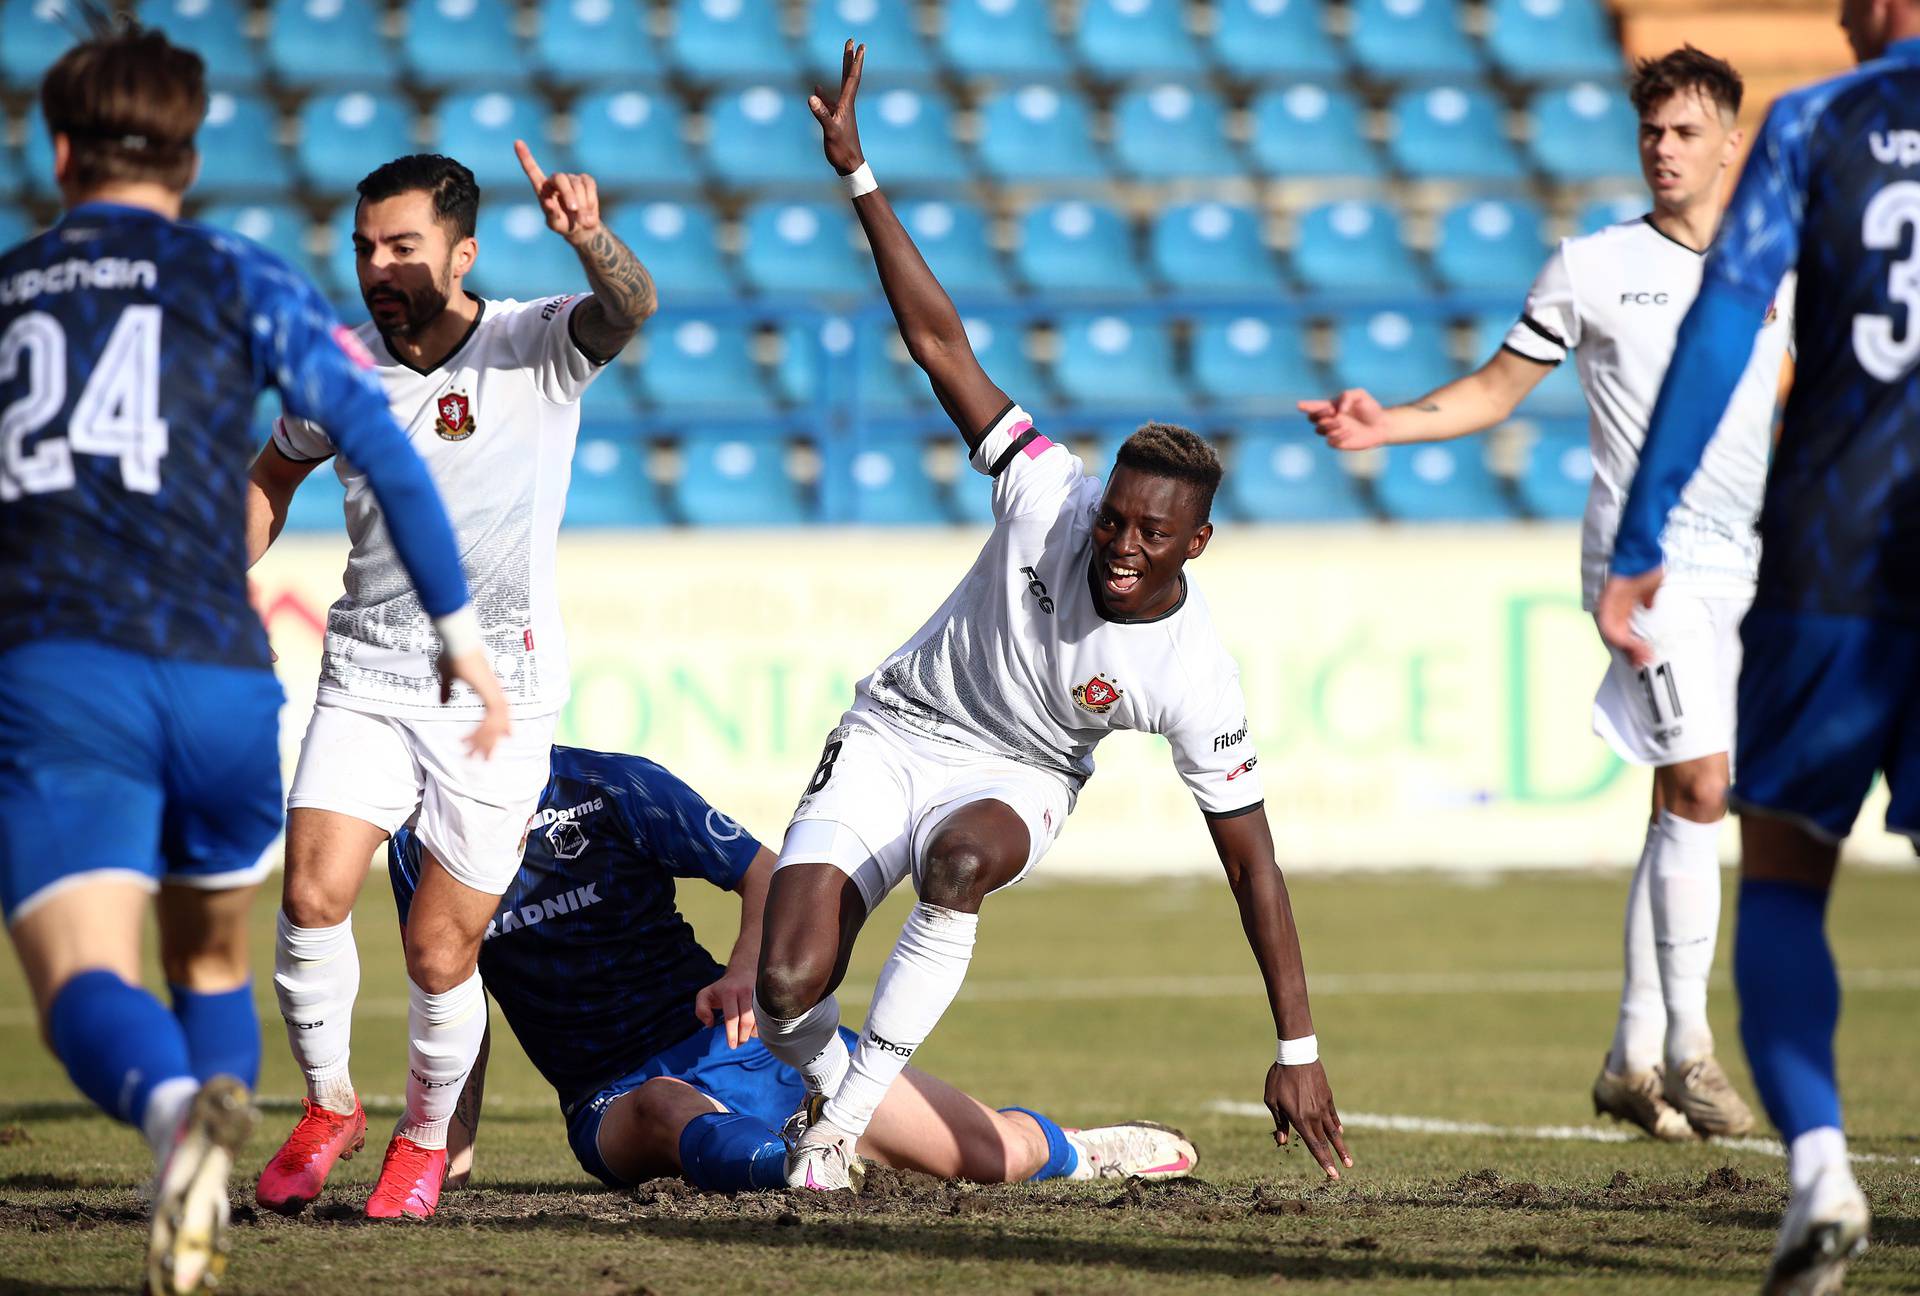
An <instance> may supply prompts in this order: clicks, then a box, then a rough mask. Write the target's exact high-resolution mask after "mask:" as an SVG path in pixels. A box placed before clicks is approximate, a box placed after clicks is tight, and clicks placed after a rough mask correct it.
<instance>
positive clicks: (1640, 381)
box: [1300, 46, 1792, 1141]
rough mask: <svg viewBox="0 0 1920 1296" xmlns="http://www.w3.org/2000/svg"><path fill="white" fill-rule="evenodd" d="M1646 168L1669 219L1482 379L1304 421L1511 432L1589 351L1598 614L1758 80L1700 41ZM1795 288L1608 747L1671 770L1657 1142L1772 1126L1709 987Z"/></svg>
mask: <svg viewBox="0 0 1920 1296" xmlns="http://www.w3.org/2000/svg"><path fill="white" fill-rule="evenodd" d="M1632 93H1633V103H1634V107H1635V109H1636V110H1637V111H1638V112H1639V115H1640V166H1641V170H1642V171H1643V172H1644V173H1645V176H1646V180H1647V186H1648V188H1649V189H1650V190H1651V191H1652V196H1653V211H1652V212H1651V213H1650V214H1648V215H1646V216H1644V217H1641V218H1640V219H1638V220H1632V221H1627V222H1625V223H1623V224H1618V225H1612V226H1609V227H1607V228H1606V229H1603V230H1600V231H1599V232H1597V233H1594V234H1589V235H1587V236H1585V237H1583V238H1572V239H1567V240H1566V241H1564V242H1563V243H1561V245H1560V247H1559V249H1558V250H1557V251H1555V252H1554V254H1553V256H1552V257H1551V258H1549V259H1548V261H1547V264H1546V266H1545V268H1544V269H1542V270H1541V272H1540V276H1539V278H1538V279H1536V280H1535V281H1534V285H1533V289H1532V291H1531V292H1530V293H1529V294H1528V296H1527V303H1526V310H1525V313H1524V314H1523V315H1522V316H1521V317H1520V320H1519V322H1518V323H1516V324H1515V325H1514V326H1513V329H1512V331H1511V332H1510V333H1508V335H1507V338H1506V342H1505V344H1504V345H1503V346H1502V347H1501V348H1500V350H1499V351H1497V352H1496V353H1495V354H1494V355H1493V357H1492V359H1490V360H1488V361H1487V362H1486V364H1484V365H1482V366H1481V367H1480V369H1479V370H1477V371H1476V372H1474V373H1472V374H1469V375H1468V376H1467V377H1465V378H1462V379H1459V380H1458V381H1456V382H1453V383H1449V384H1448V385H1447V386H1445V387H1442V388H1441V389H1440V390H1438V391H1436V392H1434V393H1432V394H1431V395H1428V396H1426V397H1423V398H1422V399H1420V400H1418V401H1415V402H1413V403H1412V404H1409V405H1401V406H1396V407H1394V408H1391V409H1382V408H1381V406H1380V403H1379V402H1378V401H1376V400H1375V399H1374V398H1373V397H1372V396H1371V395H1369V394H1368V393H1367V392H1365V391H1361V390H1352V391H1345V392H1342V393H1341V394H1340V395H1339V396H1338V397H1337V398H1336V399H1334V400H1332V401H1303V402H1301V405H1300V408H1301V409H1302V410H1303V411H1304V412H1305V413H1306V414H1307V415H1308V417H1309V418H1311V419H1312V421H1313V423H1314V426H1315V428H1316V429H1317V430H1318V431H1319V432H1320V433H1321V435H1323V436H1325V437H1326V439H1327V442H1328V444H1329V445H1332V446H1334V447H1335V448H1337V449H1341V450H1365V449H1370V448H1372V447H1374V446H1381V445H1405V444H1408V443H1411V442H1418V441H1440V440H1446V439H1448V438H1451V437H1458V436H1465V435H1467V434H1469V433H1473V432H1479V431H1481V430H1483V429H1486V428H1490V427H1493V426H1495V425H1496V424H1498V423H1500V422H1502V421H1504V420H1505V419H1506V418H1507V417H1508V416H1509V415H1511V414H1512V413H1513V411H1514V409H1515V408H1516V407H1517V406H1518V405H1519V404H1520V402H1521V401H1522V400H1523V399H1525V397H1526V396H1527V394H1528V393H1529V392H1531V391H1532V390H1533V389H1534V387H1535V386H1536V385H1537V384H1538V383H1539V382H1540V380H1541V379H1542V378H1543V377H1545V376H1546V373H1547V371H1548V370H1549V369H1551V368H1552V367H1553V366H1555V365H1557V364H1560V363H1562V362H1563V361H1564V360H1565V359H1566V358H1567V355H1568V353H1569V352H1571V353H1572V355H1573V357H1574V360H1575V363H1576V364H1577V365H1578V367H1579V374H1580V384H1581V387H1582V388H1583V390H1584V391H1585V392H1586V397H1587V404H1588V408H1589V410H1590V420H1589V425H1590V427H1591V430H1592V444H1593V485H1592V489H1591V491H1590V493H1589V495H1588V497H1587V513H1586V520H1585V523H1584V525H1583V527H1582V531H1581V553H1580V576H1581V581H1580V583H1581V598H1582V601H1583V606H1584V607H1585V608H1586V609H1587V611H1589V612H1592V611H1593V610H1594V607H1595V600H1596V599H1598V597H1599V594H1600V589H1601V586H1602V585H1603V584H1604V583H1605V581H1606V576H1607V561H1608V557H1609V555H1610V554H1611V552H1612V546H1613V536H1614V532H1615V530H1616V528H1617V527H1618V526H1619V521H1620V509H1621V506H1622V504H1623V503H1624V502H1625V498H1626V491H1627V486H1628V484H1629V483H1630V482H1632V480H1633V473H1634V468H1635V467H1636V466H1637V464H1638V462H1639V455H1640V444H1641V442H1642V441H1643V440H1644V439H1645V437H1646V429H1647V420H1648V418H1649V417H1650V416H1651V414H1652V412H1653V402H1654V397H1655V396H1656V395H1657V394H1658V393H1659V390H1660V380H1661V378H1662V376H1663V375H1664V374H1665V373H1666V369H1667V364H1668V362H1669V361H1670V360H1671V359H1672V356H1673V346H1674V337H1675V335H1676V333H1677V332H1678V330H1679V327H1680V320H1681V317H1682V316H1683V315H1685V314H1686V310H1687V307H1688V305H1689V304H1690V303H1691V302H1692V301H1693V298H1694V295H1695V294H1696V293H1697V292H1698V291H1699V287H1700V269H1701V263H1702V258H1703V256H1704V254H1705V252H1706V249H1707V245H1708V244H1709V243H1711V242H1712V240H1713V234H1714V230H1715V229H1716V227H1717V226H1718V223H1719V220H1720V208H1721V202H1722V197H1721V193H1722V188H1723V185H1724V183H1725V180H1726V176H1727V172H1728V170H1729V168H1731V166H1732V165H1733V162H1734V160H1735V158H1736V157H1737V156H1738V154H1739V149H1740V144H1741V132H1740V131H1739V130H1738V129H1736V128H1735V125H1734V123H1735V120H1736V118H1737V116H1738V114H1739V111H1740V95H1741V82H1740V77H1739V74H1738V73H1737V72H1735V71H1734V69H1733V68H1732V67H1730V66H1729V65H1728V64H1727V63H1725V62H1724V61H1722V60H1720V59H1717V58H1714V57H1712V56H1711V55H1708V54H1704V53H1702V52H1701V51H1699V50H1697V49H1694V48H1693V47H1692V46H1687V47H1685V48H1683V49H1679V50H1675V51H1673V52H1672V53H1670V54H1667V55H1666V56H1665V57H1663V58H1659V59H1653V60H1645V61H1642V62H1641V63H1640V65H1639V67H1638V68H1637V69H1636V72H1635V76H1634V82H1633V92H1632ZM1791 311H1792V285H1791V283H1788V284H1785V285H1783V286H1782V288H1781V291H1780V295H1779V296H1778V298H1777V299H1776V302H1775V309H1774V310H1773V311H1772V312H1770V314H1769V318H1768V320H1767V325H1766V328H1765V329H1764V330H1763V331H1762V333H1761V335H1760V341H1759V343H1758V345H1757V346H1756V348H1755V350H1754V353H1753V359H1752V362H1751V363H1750V364H1749V365H1748V367H1747V370H1746V373H1745V375H1744V376H1743V377H1742V379H1741V383H1740V388H1739V391H1738V392H1737V394H1736V395H1735V396H1734V398H1733V402H1732V404H1731V406H1730V407H1729V408H1728V410H1727V414H1726V417H1725V419H1724V420H1723V421H1722V422H1721V424H1720V426H1719V429H1718V430H1717V432H1716V434H1715V436H1714V440H1713V443H1712V447H1711V448H1710V449H1709V450H1708V451H1707V455H1706V460H1705V463H1704V465H1703V466H1702V468H1701V471H1700V474H1699V476H1697V477H1695V478H1694V479H1693V483H1692V485H1691V486H1690V487H1689V488H1688V490H1687V493H1686V497H1685V499H1684V501H1683V502H1682V504H1681V506H1680V507H1679V508H1678V509H1677V510H1676V511H1675V512H1674V515H1673V523H1672V525H1671V526H1670V527H1669V529H1668V531H1667V537H1666V543H1667V552H1668V554H1669V555H1670V557H1669V564H1670V565H1669V569H1668V577H1667V582H1668V592H1667V593H1666V594H1665V595H1664V596H1663V597H1662V598H1661V600H1660V604H1659V607H1658V609H1657V610H1654V609H1647V610H1644V611H1642V613H1641V614H1640V617H1639V619H1638V621H1636V625H1637V626H1638V627H1639V629H1640V632H1641V633H1642V634H1643V635H1644V636H1645V637H1646V638H1647V639H1648V641H1649V642H1651V643H1653V644H1654V645H1655V646H1656V649H1657V651H1656V655H1655V658H1654V660H1653V661H1652V663H1651V664H1649V665H1648V666H1646V667H1645V668H1641V667H1638V666H1636V665H1635V664H1634V663H1633V662H1632V661H1631V660H1630V659H1629V658H1628V657H1627V655H1626V654H1625V653H1623V652H1621V651H1619V650H1618V649H1612V650H1610V651H1611V653H1612V657H1613V661H1612V664H1611V665H1610V666H1609V668H1608V670H1607V674H1606V677H1605V678H1604V679H1603V680H1602V681H1601V683H1600V690H1599V693H1598V695H1597V696H1596V697H1595V698H1594V704H1593V725H1594V731H1595V732H1596V733H1598V734H1599V735H1600V736H1601V737H1602V738H1604V739H1605V740H1606V741H1607V743H1608V744H1609V745H1610V746H1611V747H1612V748H1613V749H1614V751H1616V752H1617V753H1619V755H1620V757H1621V758H1622V759H1623V760H1627V761H1631V762H1633V763H1634V764H1638V765H1650V766H1653V767H1654V784H1653V788H1654V790H1653V813H1652V817H1651V819H1650V821H1649V823H1648V825H1647V836H1646V846H1645V849H1644V850H1643V851H1642V852H1641V856H1640V863H1639V867H1638V868H1637V869H1636V870H1635V871H1634V875H1633V884H1632V887H1631V889H1630V890H1629V892H1628V899H1627V919H1626V977H1625V983H1624V988H1623V990H1622V993H1621V1001H1620V1017H1619V1023H1618V1026H1617V1028H1616V1030H1615V1033H1614V1039H1613V1045H1612V1048H1611V1049H1610V1050H1609V1052H1608V1054H1607V1060H1606V1063H1605V1065H1604V1066H1603V1067H1602V1068H1601V1072H1600V1076H1599V1078H1598V1079H1597V1080H1595V1081H1594V1086H1593V1103H1594V1109H1595V1111H1596V1112H1601V1113H1606V1114H1609V1115H1612V1116H1615V1117H1617V1118H1619V1119H1622V1120H1627V1121H1631V1122H1632V1123H1634V1124H1636V1125H1638V1126H1640V1127H1641V1128H1642V1129H1644V1130H1646V1131H1647V1132H1648V1133H1649V1134H1652V1135H1653V1136H1654V1137H1656V1138H1660V1139H1668V1140H1675V1141H1679V1140H1687V1139H1692V1138H1695V1137H1696V1136H1704V1135H1713V1134H1742V1133H1745V1132H1746V1131H1747V1130H1748V1129H1750V1128H1751V1127H1752V1125H1753V1115H1752V1113H1751V1112H1749V1111H1748V1110H1747V1106H1746V1104H1745V1103H1744V1102H1742V1101H1741V1099H1740V1096H1739V1095H1738V1094H1737V1093H1735V1092H1734V1090H1733V1087H1732V1086H1731V1085H1730V1084H1729V1083H1728V1081H1727V1078H1726V1075H1725V1073H1724V1072H1723V1071H1722V1070H1721V1068H1720V1065H1719V1063H1718V1062H1717V1061H1716V1060H1715V1058H1714V1053H1713V1033H1712V1031H1711V1030H1710V1029H1709V1027H1708V1025H1707V976H1708V973H1709V972H1710V971H1711V969H1712V966H1713V949H1714V939H1715V936H1716V934H1717V932H1718V929H1719V919H1720V864H1719V851H1718V841H1719V837H1720V824H1721V820H1722V819H1724V818H1725V816H1726V808H1727V783H1728V759H1727V753H1728V752H1729V751H1730V750H1731V749H1732V740H1733V728H1734V714H1733V712H1734V708H1733V696H1734V686H1735V682H1736V681H1737V679H1738V678H1739V674H1740V636H1739V631H1740V620H1741V618H1742V617H1743V616H1744V615H1745V614H1746V610H1747V605H1748V603H1750V602H1751V601H1752V599H1753V583H1754V577H1755V573H1756V572H1757V571H1758V567H1759V556H1760V548H1759V538H1758V536H1757V535H1756V533H1755V530H1754V524H1755V521H1756V519H1757V518H1758V516H1759V512H1760V496H1761V491H1762V488H1763V487H1764V484H1765V481H1766V472H1767V455H1768V450H1769V446H1770V444H1771V440H1772V434H1773V424H1774V404H1775V399H1776V396H1777V394H1778V390H1779V384H1780V370H1781V365H1782V362H1783V361H1784V359H1785V356H1786V352H1787V345H1788V339H1789V337H1790V336H1791V333H1792V324H1791V321H1790V318H1789V316H1790V314H1791Z"/></svg>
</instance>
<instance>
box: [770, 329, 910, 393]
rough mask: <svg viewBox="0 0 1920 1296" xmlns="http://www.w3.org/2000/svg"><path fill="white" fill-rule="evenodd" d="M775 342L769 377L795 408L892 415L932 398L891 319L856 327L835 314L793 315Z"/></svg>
mask: <svg viewBox="0 0 1920 1296" xmlns="http://www.w3.org/2000/svg"><path fill="white" fill-rule="evenodd" d="M780 343H781V347H780V364H779V367H778V368H777V369H776V370H775V374H776V377H777V378H778V380H779V384H780V390H781V393H782V395H784V396H785V397H786V398H787V399H788V400H789V401H791V402H793V403H794V404H796V405H810V404H813V403H815V402H818V401H825V402H827V403H828V404H831V405H835V406H845V405H850V404H855V403H857V404H858V405H859V406H860V407H861V409H862V410H863V411H865V412H867V413H879V414H897V413H903V412H905V411H906V410H908V409H910V408H912V407H913V406H915V405H916V404H917V405H925V404H927V403H928V402H929V401H930V400H931V399H932V392H931V390H930V389H929V388H928V387H927V384H926V380H925V379H924V378H923V377H922V376H921V375H920V372H919V371H918V370H917V369H914V368H913V367H912V365H911V363H910V362H908V361H907V360H906V359H905V349H904V347H902V346H901V344H900V334H899V331H898V330H897V329H895V328H894V326H893V322H892V321H891V320H886V321H882V320H879V319H870V320H867V321H864V322H863V323H862V324H861V325H860V326H859V327H857V328H856V326H855V324H854V323H853V322H852V321H851V320H848V319H846V318H845V317H844V316H840V315H829V316H827V317H825V318H824V319H822V318H819V317H817V316H812V315H796V316H792V317H790V318H789V319H788V320H787V322H786V323H785V324H783V325H781V328H780ZM896 350H898V351H899V352H900V354H899V355H896V354H895V352H896Z"/></svg>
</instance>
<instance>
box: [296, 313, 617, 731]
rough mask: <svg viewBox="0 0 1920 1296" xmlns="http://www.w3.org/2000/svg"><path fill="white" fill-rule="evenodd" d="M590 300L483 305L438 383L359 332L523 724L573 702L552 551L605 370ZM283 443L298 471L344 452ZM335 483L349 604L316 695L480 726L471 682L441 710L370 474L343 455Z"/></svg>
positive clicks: (321, 441) (313, 436)
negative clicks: (595, 386)
mask: <svg viewBox="0 0 1920 1296" xmlns="http://www.w3.org/2000/svg"><path fill="white" fill-rule="evenodd" d="M585 300H587V298H586V297H584V296H578V297H554V298H551V299H549V300H546V301H537V302H517V301H482V302H480V303H479V306H480V313H479V316H478V317H477V318H476V319H475V320H474V323H473V327H472V329H471V330H470V331H469V332H468V333H467V336H466V337H465V338H464V339H463V340H462V341H461V343H460V344H459V345H458V346H457V347H455V348H454V350H453V353H452V354H451V355H449V356H448V357H447V358H446V359H445V360H443V361H442V362H441V363H440V365H439V367H438V368H435V369H428V370H422V369H416V368H414V367H413V366H411V365H409V364H406V363H405V362H403V361H401V360H398V359H396V358H395V357H394V355H393V352H392V351H391V350H389V349H388V347H387V345H386V343H385V341H384V340H383V339H382V338H381V336H380V332H379V330H378V329H377V328H375V327H374V326H373V324H372V323H370V322H369V323H366V324H362V325H360V326H359V327H358V328H356V329H355V330H354V332H355V335H356V336H357V337H359V338H360V339H361V340H362V341H363V342H364V343H365V345H366V347H367V349H368V350H369V351H371V352H372V354H373V356H374V366H375V372H376V373H377V374H378V376H379V378H380V381H381V384H382V385H383V386H384V387H385V388H386V393H387V398H388V400H389V401H390V402H391V403H392V406H393V412H394V416H395V417H396V418H398V419H399V421H400V425H401V426H402V427H403V428H405V429H406V432H407V437H408V439H409V440H411V441H412V442H413V445H414V448H415V449H416V450H418V451H419V452H420V457H421V458H422V459H424V460H426V463H427V468H428V470H429V471H431V472H432V474H433V480H434V482H435V483H436V484H437V485H438V486H439V488H440V495H441V498H442V499H444V500H445V501H446V506H447V514H448V516H449V517H450V518H452V520H453V529H454V534H455V535H456V536H457V537H458V539H459V543H460V553H461V555H462V560H463V562H464V563H465V566H466V571H467V580H468V582H469V583H470V584H471V585H472V586H473V606H474V611H475V612H476V613H477V614H478V615H479V618H480V628H481V631H482V633H483V634H484V635H485V637H486V645H487V656H488V658H489V660H490V661H491V662H492V664H493V669H494V671H495V673H496V674H498V675H499V677H500V684H501V687H502V688H503V689H505V691H506V695H507V700H508V702H509V703H510V704H511V706H512V713H513V714H514V715H516V716H537V715H550V714H552V713H553V712H555V711H558V710H559V709H560V708H561V707H562V706H563V705H565V703H566V700H567V695H568V688H569V681H568V672H567V645H566V635H565V631H564V630H563V628H562V626H561V622H560V605H559V595H558V592H557V591H556V589H555V587H554V552H555V548H556V546H557V544H558V539H559V533H560V515H561V513H562V512H563V511H564V509H565V508H566V502H567V483H568V481H569V479H570V478H571V476H572V473H573V448H574V441H575V439H576V437H577V436H578V435H579V431H580V405H579V401H580V397H581V394H582V393H583V392H585V391H586V389H587V385H588V384H589V383H590V382H592V381H593V379H594V377H595V375H597V374H598V373H599V372H600V370H601V368H602V367H603V366H604V362H603V361H601V360H598V359H596V358H594V357H591V356H588V355H587V354H586V353H585V352H584V351H582V350H581V349H580V347H579V345H578V344H577V343H576V342H575V341H574V340H573V335H572V329H571V323H572V318H573V312H574V310H575V309H576V308H577V307H578V306H579V304H580V303H581V302H583V301H585ZM273 439H274V444H275V445H276V446H277V447H278V448H279V450H280V453H282V454H284V455H286V456H287V457H288V458H289V459H295V460H301V461H314V460H321V459H325V458H327V457H328V456H330V455H332V454H333V453H334V450H335V446H334V443H333V441H332V440H331V439H330V438H329V436H328V433H327V431H325V430H323V429H322V427H321V426H320V425H318V424H315V423H313V422H310V421H304V420H300V419H282V420H280V422H279V423H278V424H276V425H275V428H274V434H273ZM335 471H336V472H337V473H338V474H339V477H340V480H341V482H342V483H343V484H344V485H345V486H346V490H347V502H346V514H347V536H348V538H349V539H350V540H351V542H352V550H351V552H350V553H349V554H348V556H347V570H346V574H345V586H346V588H345V591H344V592H343V593H342V594H341V596H340V599H339V601H338V602H336V603H335V604H334V605H333V607H332V609H331V610H330V611H329V612H328V613H327V634H326V646H325V649H324V652H323V654H322V657H321V663H320V696H321V697H323V698H327V699H329V700H332V701H335V702H338V703H341V704H343V705H346V706H351V707H354V708H356V709H357V710H361V711H372V712H378V713H381V714H386V715H402V716H433V717H442V718H457V717H460V716H463V715H472V716H478V715H479V714H480V713H481V711H482V707H481V704H480V701H479V699H478V697H476V696H475V694H474V693H473V692H472V690H471V689H469V688H467V686H466V685H464V684H461V685H456V686H455V692H454V695H453V700H452V702H451V703H449V704H448V705H446V706H444V707H443V706H442V705H441V704H440V692H439V687H440V686H439V680H438V678H437V677H436V676H435V674H434V671H433V661H434V655H435V653H436V651H437V649H438V647H439V642H438V636H437V634H436V633H435V631H434V628H433V625H432V622H431V621H430V619H429V618H428V617H427V616H426V615H425V614H424V613H423V612H422V611H421V608H420V602H419V600H418V599H417V598H416V597H415V596H414V592H413V590H412V588H411V587H410V586H409V585H408V584H407V581H406V578H405V576H404V575H403V574H402V573H401V571H400V569H399V567H398V565H397V563H396V562H395V560H394V553H393V547H392V545H391V544H390V542H389V540H388V537H387V531H386V527H385V525H384V524H383V522H382V520H381V518H380V515H379V514H378V513H376V512H375V511H374V510H373V508H372V507H371V501H370V500H369V498H368V496H367V489H366V479H365V477H364V475H363V474H362V473H361V472H360V469H359V465H357V464H355V463H354V462H352V456H351V455H342V456H341V457H340V460H339V461H338V462H337V464H336V465H335Z"/></svg>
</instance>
